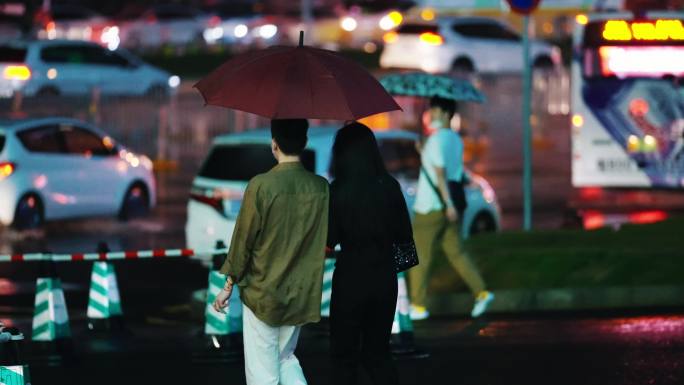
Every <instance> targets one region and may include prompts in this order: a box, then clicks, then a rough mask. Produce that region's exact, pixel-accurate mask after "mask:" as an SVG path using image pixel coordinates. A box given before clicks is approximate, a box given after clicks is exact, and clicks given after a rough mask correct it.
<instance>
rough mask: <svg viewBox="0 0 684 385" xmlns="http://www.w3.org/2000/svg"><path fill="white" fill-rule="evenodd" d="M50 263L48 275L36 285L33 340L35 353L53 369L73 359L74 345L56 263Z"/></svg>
mask: <svg viewBox="0 0 684 385" xmlns="http://www.w3.org/2000/svg"><path fill="white" fill-rule="evenodd" d="M48 263H49V270H48V273H47V274H43V276H44V277H43V278H38V279H37V281H36V300H35V309H34V313H33V328H32V333H31V340H32V341H33V346H34V347H35V350H36V351H37V352H40V353H41V355H43V354H44V357H42V358H45V360H46V361H47V364H48V365H52V364H60V363H62V362H63V361H64V360H67V359H70V358H72V353H73V345H72V340H71V328H70V327H69V313H68V312H67V307H66V301H65V300H64V291H63V290H62V283H61V281H60V279H59V278H57V273H56V271H55V267H54V263H52V262H48ZM44 266H45V265H44Z"/></svg>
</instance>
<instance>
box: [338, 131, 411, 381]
mask: <svg viewBox="0 0 684 385" xmlns="http://www.w3.org/2000/svg"><path fill="white" fill-rule="evenodd" d="M332 173H333V176H334V178H335V179H334V181H333V182H332V184H331V187H330V216H329V218H330V222H329V226H328V232H329V235H328V247H329V248H333V247H334V246H335V245H337V244H339V245H340V246H341V250H342V251H341V253H340V254H339V256H338V259H337V263H336V267H335V273H334V276H333V286H332V298H331V305H330V339H331V340H330V342H331V344H330V345H331V350H332V352H331V353H332V354H331V355H332V360H333V381H332V382H333V383H334V384H339V385H354V384H356V383H357V381H358V378H357V377H358V370H359V366H363V368H364V369H365V370H366V372H367V373H368V375H369V377H370V379H371V381H372V383H373V384H376V385H378V384H388V385H389V384H398V382H399V379H398V376H397V372H396V368H395V367H394V363H393V361H392V357H391V354H390V347H389V340H390V335H391V332H392V321H393V319H394V311H395V307H396V303H397V273H396V269H395V261H394V258H393V255H392V245H393V243H407V242H413V234H412V231H411V223H410V219H409V213H408V209H407V208H406V202H405V201H404V196H403V194H402V192H401V187H400V186H399V183H398V182H397V181H396V180H395V179H394V178H392V177H391V176H390V175H389V173H388V172H387V170H386V169H385V166H384V164H383V161H382V158H381V156H380V151H379V149H378V145H377V142H376V140H375V136H374V135H373V132H372V131H371V130H370V129H369V128H368V127H366V126H364V125H363V124H361V123H351V124H349V125H347V126H345V127H343V128H342V129H341V130H340V131H339V132H338V133H337V137H336V139H335V144H334V146H333V167H332Z"/></svg>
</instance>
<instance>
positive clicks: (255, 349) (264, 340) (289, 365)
mask: <svg viewBox="0 0 684 385" xmlns="http://www.w3.org/2000/svg"><path fill="white" fill-rule="evenodd" d="M242 309H243V310H242V323H243V325H242V328H243V330H242V336H243V338H244V341H245V377H246V378H247V385H306V379H305V378H304V372H303V371H302V367H301V366H300V365H299V360H298V359H297V357H295V355H294V351H295V348H296V347H297V339H298V338H299V331H300V329H301V327H300V326H280V327H273V326H269V325H267V324H265V323H264V322H262V321H261V320H260V319H258V318H257V317H256V316H255V315H254V313H252V311H251V310H250V309H249V308H248V307H247V306H244V305H243V308H242Z"/></svg>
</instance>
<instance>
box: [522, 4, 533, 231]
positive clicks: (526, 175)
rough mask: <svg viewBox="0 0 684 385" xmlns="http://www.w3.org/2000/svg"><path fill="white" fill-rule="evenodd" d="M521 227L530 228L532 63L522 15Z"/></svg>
mask: <svg viewBox="0 0 684 385" xmlns="http://www.w3.org/2000/svg"><path fill="white" fill-rule="evenodd" d="M523 21H524V23H523V100H522V117H523V229H524V230H525V231H530V230H531V229H532V126H531V123H530V118H531V115H532V111H531V105H530V104H531V101H532V63H531V62H530V38H529V27H530V16H529V15H524V16H523Z"/></svg>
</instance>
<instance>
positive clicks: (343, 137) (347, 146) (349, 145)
mask: <svg viewBox="0 0 684 385" xmlns="http://www.w3.org/2000/svg"><path fill="white" fill-rule="evenodd" d="M330 171H331V174H332V176H333V177H334V178H335V179H338V180H346V179H369V178H376V177H380V176H384V175H387V169H386V168H385V164H384V162H383V161H382V156H381V155H380V149H379V148H378V142H377V141H376V140H375V135H374V134H373V131H371V129H370V128H368V127H367V126H365V125H364V124H361V123H359V122H353V123H350V124H347V125H346V126H344V127H342V128H341V129H340V130H339V131H338V132H337V136H336V137H335V144H334V145H333V153H332V167H331V170H330Z"/></svg>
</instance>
